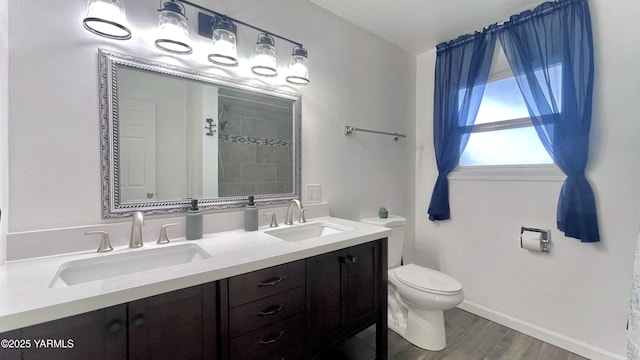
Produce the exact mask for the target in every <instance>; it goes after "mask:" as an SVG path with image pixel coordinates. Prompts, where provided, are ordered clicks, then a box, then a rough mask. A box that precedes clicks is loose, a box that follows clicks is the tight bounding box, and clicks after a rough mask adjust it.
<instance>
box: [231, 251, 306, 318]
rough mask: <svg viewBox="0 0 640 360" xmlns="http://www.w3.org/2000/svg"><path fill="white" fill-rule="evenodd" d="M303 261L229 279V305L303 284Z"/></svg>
mask: <svg viewBox="0 0 640 360" xmlns="http://www.w3.org/2000/svg"><path fill="white" fill-rule="evenodd" d="M304 281H305V262H304V260H300V261H295V262H291V263H287V264H283V265H278V266H274V267H270V268H267V269H263V270H258V271H254V272H250V273H248V274H242V275H238V276H234V277H232V278H230V279H229V307H236V306H239V305H243V304H246V303H249V302H252V301H254V300H258V299H262V298H264V297H267V296H270V295H274V294H277V293H281V292H283V291H287V290H290V289H293V288H297V287H301V286H304Z"/></svg>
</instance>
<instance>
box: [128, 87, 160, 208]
mask: <svg viewBox="0 0 640 360" xmlns="http://www.w3.org/2000/svg"><path fill="white" fill-rule="evenodd" d="M119 105H120V106H119V110H120V196H121V201H122V202H123V203H127V202H137V201H148V200H155V199H156V197H157V195H156V106H155V104H154V103H152V102H149V101H142V100H135V99H129V98H121V99H120V103H119Z"/></svg>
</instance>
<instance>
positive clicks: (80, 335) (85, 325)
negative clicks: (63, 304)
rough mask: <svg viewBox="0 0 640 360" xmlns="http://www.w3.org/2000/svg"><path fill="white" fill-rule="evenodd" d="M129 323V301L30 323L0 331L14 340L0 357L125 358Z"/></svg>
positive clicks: (28, 359) (27, 359)
mask: <svg viewBox="0 0 640 360" xmlns="http://www.w3.org/2000/svg"><path fill="white" fill-rule="evenodd" d="M126 327H127V306H126V304H123V305H116V306H112V307H108V308H105V309H100V310H96V311H91V312H87V313H84V314H80V315H75V316H70V317H67V318H63V319H59V320H54V321H49V322H46V323H42V324H38V325H33V326H29V327H26V328H23V329H20V330H15V331H11V332H9V333H4V334H0V338H2V339H8V340H10V341H12V342H13V343H12V344H11V345H12V346H11V347H12V349H5V348H4V347H3V348H2V349H0V359H2V360H14V359H15V360H19V359H24V360H36V359H37V360H41V359H53V360H56V359H60V360H67V359H69V360H75V359H78V360H81V359H126V357H127V328H126ZM14 341H15V342H14ZM16 342H17V343H16ZM17 347H19V348H20V349H18V348H17Z"/></svg>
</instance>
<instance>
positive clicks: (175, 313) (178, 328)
mask: <svg viewBox="0 0 640 360" xmlns="http://www.w3.org/2000/svg"><path fill="white" fill-rule="evenodd" d="M216 328H217V306H216V287H215V283H208V284H205V285H201V286H194V287H190V288H186V289H182V290H176V291H172V292H169V293H166V294H160V295H157V296H152V297H148V298H145V299H141V300H137V301H132V302H130V303H129V359H130V360H162V359H167V360H173V359H182V360H202V359H210V360H213V359H216V358H217V356H216V353H217V348H218V347H217V338H218V336H217V329H216Z"/></svg>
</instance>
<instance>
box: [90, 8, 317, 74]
mask: <svg viewBox="0 0 640 360" xmlns="http://www.w3.org/2000/svg"><path fill="white" fill-rule="evenodd" d="M123 1H124V0H89V3H88V6H87V16H86V17H85V18H84V20H83V21H82V23H83V25H84V27H85V28H86V29H87V30H89V31H90V32H92V33H94V34H97V35H100V36H104V37H107V38H110V39H118V40H126V39H130V38H131V31H130V30H129V28H128V27H127V26H126V25H125V24H126V16H125V13H124V3H123ZM185 4H186V5H189V6H192V7H194V8H197V9H199V10H201V11H203V12H199V13H198V34H199V35H200V36H203V37H206V38H208V39H210V40H211V42H212V49H211V53H210V54H209V56H208V59H209V61H210V62H212V63H214V64H216V65H221V66H237V65H238V54H237V25H236V24H241V25H244V26H246V27H249V28H251V29H253V30H256V31H258V32H259V34H258V41H257V42H256V49H255V55H254V59H253V65H252V66H251V71H252V72H253V73H254V74H257V75H260V76H269V77H274V76H276V75H278V69H277V63H276V48H275V39H274V38H278V39H280V40H284V41H286V42H289V43H291V44H293V45H294V47H293V53H292V54H291V59H290V61H289V73H288V74H287V76H286V80H287V82H289V83H291V84H295V85H306V84H308V83H309V57H308V53H307V50H306V49H305V48H304V47H303V46H302V44H301V43H298V42H296V41H293V40H290V39H287V38H286V37H283V36H280V35H276V34H274V33H272V32H270V31H267V30H264V29H261V28H259V27H256V26H253V25H251V24H248V23H246V22H243V21H240V20H238V19H234V18H231V17H229V16H226V15H223V14H220V13H218V12H215V11H213V10H210V9H207V8H205V7H202V6H200V5H198V4H194V3H192V2H190V1H187V0H170V1H165V2H164V4H163V7H162V9H158V11H159V12H160V16H159V21H158V38H157V39H156V41H155V45H156V47H158V48H159V49H161V50H164V51H167V52H170V53H173V54H180V55H185V54H191V53H192V48H191V45H189V26H188V24H187V17H186V15H185V14H186V11H185ZM210 14H211V15H210Z"/></svg>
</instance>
